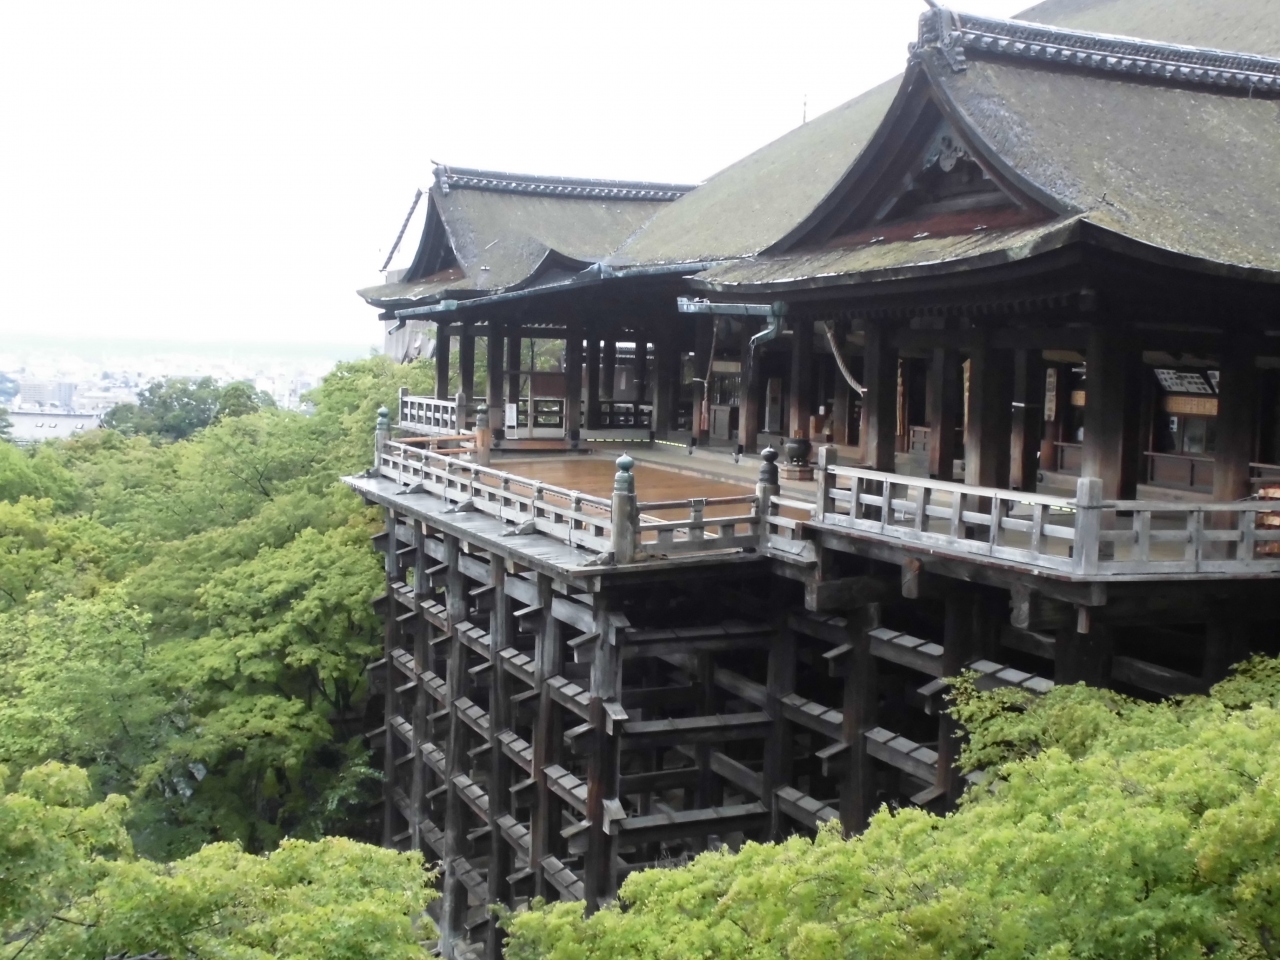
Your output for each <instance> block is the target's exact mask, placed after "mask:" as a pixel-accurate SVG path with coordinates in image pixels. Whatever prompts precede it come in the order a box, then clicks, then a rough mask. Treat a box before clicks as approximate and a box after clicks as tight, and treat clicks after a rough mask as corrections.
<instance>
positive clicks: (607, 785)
mask: <svg viewBox="0 0 1280 960" xmlns="http://www.w3.org/2000/svg"><path fill="white" fill-rule="evenodd" d="M625 625H626V621H625V618H622V617H621V616H620V615H619V614H618V613H616V612H615V611H613V610H611V609H610V608H609V604H608V602H607V600H606V598H604V597H603V596H600V595H597V600H596V608H595V627H596V629H595V634H596V641H595V650H594V651H593V656H592V659H591V680H590V687H589V690H590V693H591V706H590V717H591V726H592V727H593V730H592V738H593V743H592V751H591V755H590V757H588V759H587V820H588V821H589V822H590V824H591V826H590V828H589V830H588V833H587V855H586V858H585V859H584V861H583V876H582V885H583V893H584V896H585V897H586V901H587V907H586V909H587V913H588V914H591V913H594V912H595V911H596V910H598V909H599V908H600V907H601V906H602V905H603V904H604V903H606V902H607V901H609V900H611V899H613V897H614V896H616V895H617V892H618V877H617V871H616V869H615V864H616V863H617V859H618V858H617V855H616V849H615V848H616V844H615V841H614V838H613V837H611V836H610V835H609V830H608V823H607V822H606V820H607V815H608V813H609V808H610V807H616V805H617V802H618V801H617V797H618V746H619V745H618V739H617V738H616V737H613V736H610V735H609V732H608V726H607V723H606V712H605V704H606V703H608V702H610V701H614V702H616V701H617V700H618V699H619V694H620V693H621V683H622V669H621V666H622V659H621V657H620V655H619V649H618V645H619V643H621V642H622V636H621V631H620V627H623V626H625Z"/></svg>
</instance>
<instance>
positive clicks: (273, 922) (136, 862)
mask: <svg viewBox="0 0 1280 960" xmlns="http://www.w3.org/2000/svg"><path fill="white" fill-rule="evenodd" d="M6 779H7V773H6V772H4V771H3V769H2V768H0V784H2V783H3V782H4V780H6ZM90 794H91V790H90V786H89V779H88V777H87V776H86V775H85V773H84V772H83V771H81V770H79V769H77V768H75V767H66V766H63V765H61V764H46V765H44V766H41V767H37V768H35V769H33V770H29V771H27V772H26V773H25V774H24V775H23V776H22V779H21V782H20V785H19V787H18V789H17V790H16V791H14V792H7V791H5V792H0V935H2V936H0V940H2V942H3V946H0V957H4V958H6V960H13V958H16V957H17V956H18V955H19V954H21V955H22V956H24V957H28V958H34V960H53V958H59V960H60V958H64V957H95V956H96V957H104V956H110V955H118V954H120V955H123V954H129V955H133V954H142V953H147V952H151V951H156V952H159V953H163V954H166V955H168V956H172V957H218V958H228V960H251V958H253V960H256V958H267V957H273V958H280V960H304V958H305V960H357V958H360V960H364V958H368V960H401V958H405V960H407V958H418V957H421V956H423V953H422V949H421V947H420V946H419V945H418V943H419V941H420V940H422V939H427V938H429V937H432V936H434V935H435V934H434V930H433V928H432V927H431V923H430V921H429V920H427V919H426V918H425V917H424V916H423V915H422V910H423V908H424V907H425V905H426V903H427V902H428V901H429V899H430V898H431V897H432V896H433V893H432V892H431V891H430V889H429V888H428V883H429V881H430V879H431V877H430V875H429V874H428V873H426V872H425V871H424V870H423V865H422V859H421V857H420V856H418V855H417V854H404V853H396V852H394V851H390V850H382V849H379V848H377V847H372V846H368V845H365V844H360V843H354V842H352V841H350V840H345V839H341V838H330V839H326V840H323V841H320V842H318V843H309V842H305V841H298V840H291V841H286V842H284V843H283V844H281V845H280V847H279V849H277V850H276V851H275V852H274V853H272V854H269V855H265V856H252V855H250V854H246V853H244V852H243V851H242V850H241V849H240V848H239V847H237V846H236V845H234V844H228V843H219V844H212V845H209V846H206V847H205V848H204V849H203V850H201V851H200V852H198V853H196V854H194V855H192V856H190V857H187V858H185V859H182V860H178V861H176V862H173V863H169V864H159V863H154V862H152V861H148V860H143V859H140V858H138V857H137V856H136V855H135V854H134V852H133V848H132V845H131V844H130V842H129V837H128V834H127V833H126V831H125V829H124V824H125V818H126V816H127V813H128V801H127V800H125V798H123V797H121V796H119V795H112V796H109V797H107V798H106V799H105V800H104V801H102V802H100V803H96V804H95V803H91V802H90Z"/></svg>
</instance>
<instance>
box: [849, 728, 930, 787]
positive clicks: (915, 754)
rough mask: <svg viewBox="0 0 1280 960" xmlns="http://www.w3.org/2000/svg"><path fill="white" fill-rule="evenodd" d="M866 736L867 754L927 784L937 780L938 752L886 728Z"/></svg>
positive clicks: (873, 730)
mask: <svg viewBox="0 0 1280 960" xmlns="http://www.w3.org/2000/svg"><path fill="white" fill-rule="evenodd" d="M864 736H865V737H866V742H867V753H869V754H871V756H873V757H875V758H876V759H877V760H883V761H884V762H885V763H887V764H889V765H890V766H891V767H897V768H898V769H899V770H901V771H903V772H904V773H909V774H910V775H911V776H913V777H915V778H916V779H917V780H923V781H924V782H925V783H932V782H933V781H934V779H935V778H936V776H937V772H938V752H937V751H936V750H934V749H932V748H930V747H924V746H921V745H920V744H918V743H916V742H915V741H913V740H908V739H907V738H906V737H900V736H898V735H897V734H896V733H894V732H893V731H891V730H886V729H884V727H875V728H873V729H871V730H868V731H867V732H866V733H865V734H864Z"/></svg>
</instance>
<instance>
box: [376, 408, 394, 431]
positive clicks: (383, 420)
mask: <svg viewBox="0 0 1280 960" xmlns="http://www.w3.org/2000/svg"><path fill="white" fill-rule="evenodd" d="M378 429H379V430H390V429H391V411H390V410H388V409H387V408H386V407H379V408H378Z"/></svg>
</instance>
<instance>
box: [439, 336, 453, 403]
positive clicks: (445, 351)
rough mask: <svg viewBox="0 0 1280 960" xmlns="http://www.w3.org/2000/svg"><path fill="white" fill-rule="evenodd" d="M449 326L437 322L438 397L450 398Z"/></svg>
mask: <svg viewBox="0 0 1280 960" xmlns="http://www.w3.org/2000/svg"><path fill="white" fill-rule="evenodd" d="M452 396H453V394H451V393H450V392H449V328H448V327H447V326H446V325H445V324H443V323H437V324H436V399H437V400H449V399H451V398H452Z"/></svg>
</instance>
